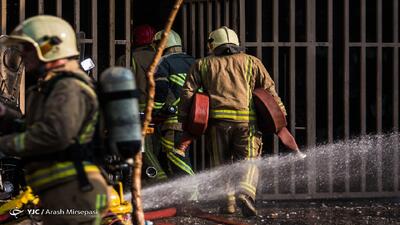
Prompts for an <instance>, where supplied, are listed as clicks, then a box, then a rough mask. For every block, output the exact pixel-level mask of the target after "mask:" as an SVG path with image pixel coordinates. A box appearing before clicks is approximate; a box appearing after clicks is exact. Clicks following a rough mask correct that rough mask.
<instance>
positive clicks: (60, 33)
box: [0, 15, 79, 62]
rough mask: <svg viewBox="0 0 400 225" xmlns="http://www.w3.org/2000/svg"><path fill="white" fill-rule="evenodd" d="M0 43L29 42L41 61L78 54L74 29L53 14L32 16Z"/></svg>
mask: <svg viewBox="0 0 400 225" xmlns="http://www.w3.org/2000/svg"><path fill="white" fill-rule="evenodd" d="M4 40H5V41H4V42H3V43H0V44H20V43H31V44H32V45H33V47H34V48H35V49H36V53H37V56H38V58H39V59H40V60H41V61H43V62H50V61H54V60H57V59H63V58H69V57H73V56H78V55H79V51H78V48H77V44H76V35H75V31H74V29H73V28H72V27H71V25H69V23H67V22H66V21H65V20H63V19H61V18H59V17H55V16H47V15H41V16H34V17H31V18H29V19H27V20H25V21H24V22H22V23H21V24H20V25H18V26H17V27H16V28H15V29H14V31H13V32H12V33H11V34H10V35H9V36H8V38H6V39H4Z"/></svg>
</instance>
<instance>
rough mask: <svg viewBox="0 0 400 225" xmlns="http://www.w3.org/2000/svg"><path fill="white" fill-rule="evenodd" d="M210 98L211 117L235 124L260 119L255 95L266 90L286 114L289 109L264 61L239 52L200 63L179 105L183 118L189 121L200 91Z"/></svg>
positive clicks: (194, 67)
mask: <svg viewBox="0 0 400 225" xmlns="http://www.w3.org/2000/svg"><path fill="white" fill-rule="evenodd" d="M201 88H202V89H204V92H206V93H208V95H209V96H210V118H213V119H218V120H226V121H233V122H249V121H253V120H255V119H256V117H255V112H254V106H253V100H252V92H253V90H254V89H255V88H264V89H265V90H267V91H268V92H269V93H271V95H272V96H274V99H275V101H276V102H277V103H278V104H279V106H280V107H281V109H282V111H283V112H284V113H285V114H286V110H285V107H284V106H283V104H282V101H281V99H280V98H279V97H278V95H277V93H276V91H275V84H274V81H273V80H272V79H271V77H270V75H269V74H268V72H267V70H266V69H265V67H264V65H263V64H262V62H261V61H260V60H259V59H257V58H256V57H254V56H251V55H247V54H245V53H237V54H232V55H224V56H214V55H212V56H208V57H205V58H202V59H200V60H197V61H196V63H195V64H194V65H193V66H192V68H191V70H190V72H189V74H188V75H187V77H186V82H185V84H184V86H183V88H182V94H181V103H180V105H179V117H180V118H179V119H180V120H181V121H185V120H186V116H187V114H188V112H190V107H191V104H192V98H193V96H194V94H195V93H196V92H198V91H200V90H201Z"/></svg>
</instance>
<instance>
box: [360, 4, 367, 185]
mask: <svg viewBox="0 0 400 225" xmlns="http://www.w3.org/2000/svg"><path fill="white" fill-rule="evenodd" d="M366 13H367V11H366V0H361V56H360V57H361V69H360V72H361V74H360V76H361V80H360V82H361V83H360V124H361V135H365V134H366V133H367V114H366V111H367V94H366V93H367V90H366V89H367V78H366V77H367V75H366V74H367V72H366V67H367V65H366V64H367V62H366V46H365V43H366V30H367V22H366V20H367V17H366ZM366 167H367V159H366V155H365V154H362V155H361V191H362V192H365V191H366V185H367V177H366Z"/></svg>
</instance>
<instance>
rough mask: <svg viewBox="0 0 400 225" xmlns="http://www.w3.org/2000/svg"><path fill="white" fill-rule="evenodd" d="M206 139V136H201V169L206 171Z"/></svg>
mask: <svg viewBox="0 0 400 225" xmlns="http://www.w3.org/2000/svg"><path fill="white" fill-rule="evenodd" d="M205 146H206V139H205V136H204V135H202V136H201V147H202V148H201V169H202V170H204V169H206V148H205Z"/></svg>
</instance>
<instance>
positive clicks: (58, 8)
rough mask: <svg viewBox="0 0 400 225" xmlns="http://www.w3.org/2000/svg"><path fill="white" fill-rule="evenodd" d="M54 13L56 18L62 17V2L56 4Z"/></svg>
mask: <svg viewBox="0 0 400 225" xmlns="http://www.w3.org/2000/svg"><path fill="white" fill-rule="evenodd" d="M56 13H57V16H58V17H62V0H57V2H56Z"/></svg>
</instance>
